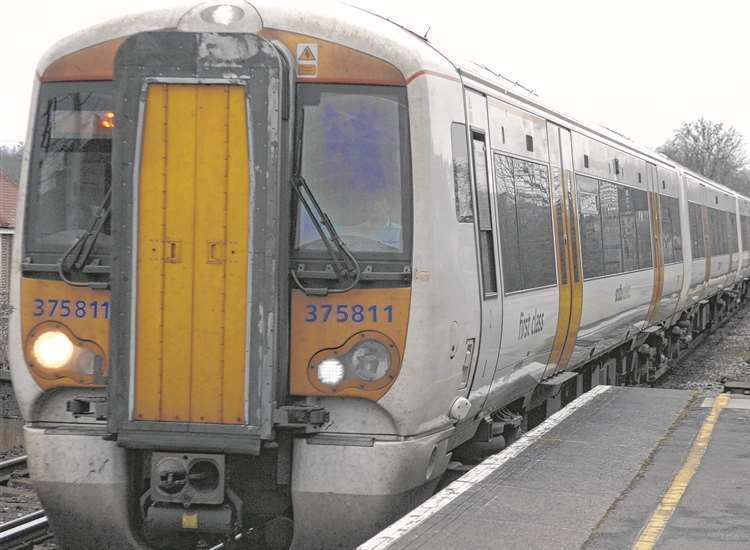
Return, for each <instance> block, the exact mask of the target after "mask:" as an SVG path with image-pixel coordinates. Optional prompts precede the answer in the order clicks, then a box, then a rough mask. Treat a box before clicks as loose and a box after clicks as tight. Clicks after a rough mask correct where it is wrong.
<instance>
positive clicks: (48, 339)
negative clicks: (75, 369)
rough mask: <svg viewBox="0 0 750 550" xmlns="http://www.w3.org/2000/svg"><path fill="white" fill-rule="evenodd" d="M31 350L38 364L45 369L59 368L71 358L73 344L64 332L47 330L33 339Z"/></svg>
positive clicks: (73, 350) (73, 348)
mask: <svg viewBox="0 0 750 550" xmlns="http://www.w3.org/2000/svg"><path fill="white" fill-rule="evenodd" d="M31 352H32V354H33V355H34V359H35V360H36V361H37V362H38V363H39V365H40V366H42V367H44V368H46V369H59V368H62V367H64V366H66V365H67V364H68V363H69V362H70V360H71V359H72V358H73V354H74V353H75V345H74V344H73V342H72V341H71V340H70V338H69V337H68V335H67V334H65V333H64V332H62V331H59V330H49V331H46V332H43V333H41V334H40V335H39V336H38V337H37V338H36V340H34V344H33V345H32V347H31Z"/></svg>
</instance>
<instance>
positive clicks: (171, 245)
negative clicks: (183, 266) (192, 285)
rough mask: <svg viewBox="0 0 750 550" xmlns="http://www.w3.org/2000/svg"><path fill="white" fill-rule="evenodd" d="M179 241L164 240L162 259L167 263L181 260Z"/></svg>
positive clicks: (175, 262)
mask: <svg viewBox="0 0 750 550" xmlns="http://www.w3.org/2000/svg"><path fill="white" fill-rule="evenodd" d="M180 245H181V243H180V241H164V261H165V262H167V263H169V264H178V263H180V261H181V256H182V254H181V248H182V247H181V246H180Z"/></svg>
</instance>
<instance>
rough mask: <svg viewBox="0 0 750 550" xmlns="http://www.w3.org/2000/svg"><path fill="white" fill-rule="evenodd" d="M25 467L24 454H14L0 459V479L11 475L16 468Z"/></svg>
mask: <svg viewBox="0 0 750 550" xmlns="http://www.w3.org/2000/svg"><path fill="white" fill-rule="evenodd" d="M25 468H26V455H21V456H14V457H13V458H9V459H7V460H3V461H0V480H2V479H4V478H5V477H6V476H9V475H11V474H12V473H13V472H15V471H16V470H21V469H25Z"/></svg>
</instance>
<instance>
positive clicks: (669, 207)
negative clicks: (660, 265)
mask: <svg viewBox="0 0 750 550" xmlns="http://www.w3.org/2000/svg"><path fill="white" fill-rule="evenodd" d="M659 199H660V200H659V202H660V204H661V238H662V250H663V251H664V263H665V264H669V263H673V262H681V261H682V232H681V231H680V203H679V201H678V200H677V199H675V198H673V197H666V196H661V197H659Z"/></svg>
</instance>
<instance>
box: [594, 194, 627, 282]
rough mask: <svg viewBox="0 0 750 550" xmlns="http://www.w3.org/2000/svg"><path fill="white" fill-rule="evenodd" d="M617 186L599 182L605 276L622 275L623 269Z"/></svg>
mask: <svg viewBox="0 0 750 550" xmlns="http://www.w3.org/2000/svg"><path fill="white" fill-rule="evenodd" d="M617 187H618V186H617V185H615V184H613V183H607V182H599V204H600V205H601V211H602V242H603V244H604V274H605V275H611V274H613V273H620V272H622V271H623V268H622V264H623V262H622V236H621V233H620V208H619V201H618V197H617Z"/></svg>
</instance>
